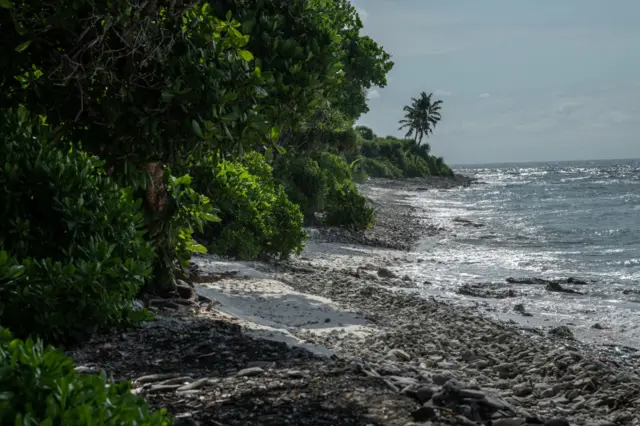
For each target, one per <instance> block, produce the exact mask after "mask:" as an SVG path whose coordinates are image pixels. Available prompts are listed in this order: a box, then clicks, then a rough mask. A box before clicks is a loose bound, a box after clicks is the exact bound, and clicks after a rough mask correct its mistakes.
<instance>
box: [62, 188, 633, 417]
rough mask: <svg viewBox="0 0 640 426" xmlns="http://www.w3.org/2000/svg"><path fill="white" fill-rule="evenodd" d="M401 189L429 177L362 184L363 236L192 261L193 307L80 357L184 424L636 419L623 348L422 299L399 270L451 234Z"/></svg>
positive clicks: (100, 343) (325, 235) (333, 236)
mask: <svg viewBox="0 0 640 426" xmlns="http://www.w3.org/2000/svg"><path fill="white" fill-rule="evenodd" d="M436 185H437V184H436ZM396 186H403V187H404V188H423V187H425V186H424V182H421V183H414V182H410V183H407V182H403V183H402V184H398V183H379V182H377V181H374V182H370V183H367V184H364V185H362V188H363V190H364V193H365V195H367V196H368V197H370V199H372V201H373V203H374V205H376V207H377V210H378V215H379V221H378V224H377V226H376V227H375V228H374V229H373V230H372V231H370V232H368V233H367V235H365V237H360V238H355V239H354V238H351V239H349V238H347V237H344V235H343V233H341V232H340V231H327V230H320V231H317V230H315V231H313V232H312V238H310V240H309V242H308V246H307V248H306V249H305V252H303V254H302V255H301V256H300V257H298V258H296V259H293V260H291V261H289V262H284V263H279V264H275V265H269V264H264V263H260V262H227V261H221V260H218V259H214V258H213V257H210V256H207V257H202V258H198V259H194V261H195V263H196V264H197V265H198V271H199V274H200V278H199V279H197V280H196V282H197V284H195V288H196V292H197V293H198V294H199V295H200V302H199V303H196V304H192V305H191V306H188V305H185V306H182V305H180V306H177V307H176V306H173V307H172V308H170V309H165V308H160V309H158V310H157V312H158V315H159V320H158V321H154V322H151V323H149V324H146V325H145V326H144V327H142V328H140V329H137V330H131V331H128V332H126V333H124V334H122V333H114V334H112V335H109V336H97V337H96V339H95V340H94V341H93V342H90V343H88V344H86V345H83V347H81V348H75V349H74V350H72V351H71V352H70V353H71V355H72V356H73V358H74V359H75V360H76V362H77V363H80V364H81V368H84V369H87V371H91V369H106V370H107V371H109V372H111V373H112V374H113V375H114V377H115V378H116V379H117V380H119V379H128V380H133V383H134V390H135V391H136V392H138V393H140V394H143V395H145V397H147V398H148V399H149V401H150V402H151V404H152V405H153V406H154V407H156V408H160V407H167V408H169V410H170V411H172V412H173V413H174V414H177V415H178V419H180V420H179V421H180V423H179V424H183V425H194V424H202V425H206V424H214V425H220V424H223V425H235V424H238V425H240V424H243V425H244V424H251V425H259V424H264V425H282V424H291V425H295V424H300V425H302V424H345V425H348V424H349V425H351V424H353V425H363V426H364V425H368V424H373V425H394V426H395V425H409V424H413V423H411V422H415V424H453V425H455V424H491V423H490V422H493V424H494V425H498V424H500V425H524V424H544V423H545V422H553V421H555V423H547V424H549V425H560V424H590V423H591V424H607V422H608V423H609V424H611V423H617V424H638V423H640V417H639V416H638V414H636V413H638V412H640V398H639V397H638V395H639V394H640V377H639V376H638V375H637V373H635V371H634V368H633V367H634V366H635V365H628V364H627V363H626V362H625V361H624V360H623V359H621V358H620V357H619V356H617V355H616V352H615V351H614V350H610V351H606V350H598V349H597V348H595V347H593V346H591V345H588V344H583V343H580V342H578V341H576V340H572V339H566V338H563V337H560V336H551V335H544V334H542V335H541V334H538V333H536V332H533V331H531V330H524V329H522V328H521V327H518V326H516V325H513V324H504V323H500V322H498V321H495V320H492V319H490V318H488V317H486V316H484V315H483V314H482V312H479V311H478V310H476V311H471V310H469V309H468V308H462V307H460V306H455V305H452V304H450V303H447V302H445V301H442V300H438V299H437V298H433V297H430V298H422V297H420V296H419V295H418V294H417V287H418V283H415V282H413V280H412V279H411V278H410V277H409V276H408V275H407V276H404V275H402V274H396V273H393V272H392V270H393V269H394V268H399V267H400V268H401V267H402V265H406V264H409V263H410V262H415V259H414V258H412V255H411V254H410V253H408V252H407V251H405V250H406V247H409V246H411V245H413V244H414V243H415V242H416V241H417V240H418V239H419V238H421V237H423V236H424V235H429V233H432V234H434V235H435V234H437V233H438V232H442V230H440V229H437V228H435V227H432V226H428V225H427V226H425V223H424V221H423V220H422V218H420V217H419V212H417V211H416V208H415V207H412V206H410V205H409V204H408V203H406V202H403V199H402V196H401V195H399V194H397V193H396V191H397V190H398V189H397V187H396ZM405 190H406V189H405ZM420 190H421V189H420ZM363 243H364V244H363ZM325 350H326V351H325ZM123 354H124V355H123ZM247 369H248V370H247ZM149 374H165V376H156V377H155V378H154V377H151V378H149V377H147V378H144V377H142V378H140V376H145V375H147V376H148V375H149ZM167 374H168V375H173V376H172V377H170V376H167ZM176 376H182V378H179V377H176ZM136 379H137V380H136ZM561 419H565V420H567V421H568V422H562V420H561ZM534 420H535V421H537V422H538V423H536V422H535V421H534ZM426 422H431V423H426Z"/></svg>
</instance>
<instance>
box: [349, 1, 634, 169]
mask: <svg viewBox="0 0 640 426" xmlns="http://www.w3.org/2000/svg"><path fill="white" fill-rule="evenodd" d="M352 1H353V3H354V4H355V5H356V7H357V8H358V10H359V12H360V16H361V18H362V19H363V21H364V25H365V33H367V34H368V35H370V36H371V37H373V38H374V39H375V40H376V41H377V42H378V43H380V44H382V45H383V46H384V47H385V49H386V50H387V51H388V52H389V53H391V54H392V56H393V61H394V62H395V67H394V69H393V70H392V71H391V73H390V74H389V76H388V80H389V83H388V85H387V87H386V88H384V89H379V90H373V91H371V93H370V102H369V106H370V108H371V111H370V112H369V114H367V115H366V116H363V117H362V118H361V119H360V123H361V124H365V125H368V126H370V127H372V128H373V129H374V131H375V132H376V133H377V134H378V135H386V134H392V135H397V136H402V132H399V131H398V130H397V128H398V124H397V123H398V120H399V119H400V118H402V107H403V106H404V105H406V104H407V103H409V101H410V98H411V97H412V96H417V94H418V93H419V92H420V91H422V90H424V91H427V92H433V93H434V94H435V95H436V96H437V98H439V99H442V100H443V101H444V105H443V110H442V116H443V119H442V121H441V122H440V124H439V125H438V127H437V129H436V131H435V133H434V135H433V136H432V137H431V138H430V139H429V143H430V144H431V146H432V151H433V152H434V153H435V154H437V155H442V156H444V157H445V159H446V160H447V162H449V163H450V164H465V163H486V162H503V161H546V160H585V159H617V158H640V0H454V1H450V0H437V1H436V0H352Z"/></svg>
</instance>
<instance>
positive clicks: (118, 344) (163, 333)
mask: <svg viewBox="0 0 640 426" xmlns="http://www.w3.org/2000/svg"><path fill="white" fill-rule="evenodd" d="M202 315H203V314H200V315H199V314H195V313H193V312H191V313H189V312H183V313H177V312H175V311H173V312H165V314H164V315H159V316H158V319H157V320H155V321H152V322H150V323H147V324H145V325H144V326H143V327H141V328H138V329H134V330H129V331H127V332H125V333H112V334H108V335H100V336H96V337H95V338H94V339H92V340H91V341H89V342H86V343H85V344H83V345H81V346H77V347H74V348H71V350H69V351H68V352H67V353H68V354H69V355H71V356H72V357H73V358H74V360H75V362H76V365H77V366H79V370H81V371H96V370H105V371H106V372H107V374H108V375H111V376H112V377H113V378H114V380H116V381H121V380H130V381H132V382H133V388H134V391H135V392H137V393H139V394H140V395H143V396H144V397H145V398H146V399H147V400H148V401H149V403H150V404H151V405H152V406H153V407H154V408H155V409H159V408H162V407H166V408H167V409H168V410H169V411H170V412H171V413H172V414H173V415H176V416H177V418H178V419H179V421H180V423H179V424H184V425H216V426H220V425H337V424H340V425H396V424H398V425H400V424H404V423H406V419H407V416H408V413H409V411H410V409H411V406H412V404H411V402H410V401H409V400H407V399H406V398H404V397H400V396H398V395H396V394H394V393H393V392H392V391H390V390H389V389H388V388H387V387H386V386H385V385H384V383H382V382H379V381H376V380H375V379H372V378H370V377H367V376H366V375H364V374H362V373H361V372H360V371H359V370H358V369H357V368H356V367H353V366H352V365H350V364H349V363H347V362H346V361H341V360H337V359H328V358H323V357H318V356H316V355H314V354H312V353H311V352H309V351H306V350H304V349H301V348H296V347H289V346H287V345H286V344H284V343H282V342H276V341H270V340H263V339H255V338H252V337H249V336H247V335H245V334H244V333H243V332H242V330H241V327H240V326H238V325H237V324H233V323H231V322H229V321H228V320H224V321H222V320H219V319H216V318H215V314H211V315H212V317H203V316H202ZM247 368H251V369H252V370H250V371H251V374H247V371H246V370H245V371H244V372H242V370H243V369H247ZM245 374H247V375H245ZM148 375H156V376H155V377H156V379H155V380H153V379H148V378H147V379H144V380H139V379H140V378H141V377H142V376H148ZM176 377H181V378H182V379H178V380H177V383H176ZM167 380H169V381H168V382H167ZM142 382H144V383H142ZM167 383H171V384H170V385H168V384H167ZM189 383H191V384H194V383H200V385H199V386H197V387H195V389H191V390H184V389H182V390H178V386H182V385H184V384H189ZM376 401H378V402H376ZM390 403H392V405H393V404H395V405H397V407H395V408H394V410H393V412H394V414H393V416H392V417H394V416H397V421H392V420H390V419H389V416H388V414H385V415H383V413H382V412H380V411H379V410H378V408H384V409H385V410H386V407H387V406H388V405H389V404H390ZM385 416H386V417H385ZM385 418H386V419H385ZM383 419H385V420H383Z"/></svg>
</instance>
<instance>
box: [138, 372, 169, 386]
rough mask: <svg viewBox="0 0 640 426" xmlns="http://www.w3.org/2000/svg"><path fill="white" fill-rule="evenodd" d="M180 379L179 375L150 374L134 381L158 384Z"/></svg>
mask: <svg viewBox="0 0 640 426" xmlns="http://www.w3.org/2000/svg"><path fill="white" fill-rule="evenodd" d="M176 377H180V375H179V374H177V373H165V374H149V375H147V376H141V377H138V378H137V379H135V380H134V382H135V383H139V384H145V383H157V382H161V381H163V380H167V379H174V378H176Z"/></svg>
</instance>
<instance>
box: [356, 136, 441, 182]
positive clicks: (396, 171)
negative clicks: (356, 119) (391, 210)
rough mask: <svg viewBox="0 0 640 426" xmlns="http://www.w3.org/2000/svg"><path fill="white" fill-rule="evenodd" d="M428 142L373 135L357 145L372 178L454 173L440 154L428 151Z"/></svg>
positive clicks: (363, 165) (366, 169)
mask: <svg viewBox="0 0 640 426" xmlns="http://www.w3.org/2000/svg"><path fill="white" fill-rule="evenodd" d="M430 150H431V147H430V146H429V144H426V143H425V144H422V145H418V144H417V143H416V141H414V140H413V139H398V138H394V137H392V136H388V137H386V138H378V137H375V136H374V137H373V138H372V139H369V140H366V139H363V140H362V143H361V146H360V154H361V159H362V162H363V164H362V167H363V169H364V170H365V171H366V172H367V174H368V175H369V176H371V177H381V178H388V179H398V178H402V177H406V178H413V177H428V176H453V172H452V171H451V169H450V168H449V167H448V166H447V165H446V164H445V163H444V160H443V159H442V157H437V158H436V157H434V156H433V155H431V154H430Z"/></svg>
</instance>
